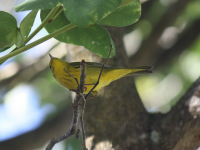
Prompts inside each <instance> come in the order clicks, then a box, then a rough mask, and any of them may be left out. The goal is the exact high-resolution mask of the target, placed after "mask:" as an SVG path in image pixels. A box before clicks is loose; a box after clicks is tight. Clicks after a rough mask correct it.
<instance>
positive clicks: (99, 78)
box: [85, 45, 112, 99]
mask: <svg viewBox="0 0 200 150" xmlns="http://www.w3.org/2000/svg"><path fill="white" fill-rule="evenodd" d="M111 50H112V45H111V46H110V52H109V54H108V57H107V59H106V61H105V62H104V64H103V66H102V69H101V72H100V74H99V78H98V80H97V82H96V84H95V85H94V86H93V88H92V89H91V90H90V92H89V93H88V94H87V95H86V96H85V99H87V97H88V96H89V95H90V93H91V92H92V91H93V90H94V89H95V88H96V86H97V85H98V84H99V80H100V78H101V74H102V72H103V69H104V66H105V64H106V62H107V60H108V58H109V56H110V53H111Z"/></svg>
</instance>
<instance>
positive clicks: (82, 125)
mask: <svg viewBox="0 0 200 150" xmlns="http://www.w3.org/2000/svg"><path fill="white" fill-rule="evenodd" d="M81 96H82V98H83V101H82V111H81V114H80V121H81V130H82V137H83V146H84V148H85V149H87V148H86V142H85V128H84V121H83V116H84V111H85V105H86V100H85V97H84V95H83V94H82V93H81ZM85 149H84V150H85Z"/></svg>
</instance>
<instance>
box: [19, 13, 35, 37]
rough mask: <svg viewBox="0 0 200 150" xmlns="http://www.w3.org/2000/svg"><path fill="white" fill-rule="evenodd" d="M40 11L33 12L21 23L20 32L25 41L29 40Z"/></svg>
mask: <svg viewBox="0 0 200 150" xmlns="http://www.w3.org/2000/svg"><path fill="white" fill-rule="evenodd" d="M37 12H38V10H33V11H31V12H30V13H29V14H28V15H27V16H26V17H25V18H24V19H23V20H22V22H21V23H20V32H21V34H22V38H23V40H25V39H26V38H27V36H28V35H29V33H30V32H31V28H32V26H33V23H34V20H35V17H36V15H37Z"/></svg>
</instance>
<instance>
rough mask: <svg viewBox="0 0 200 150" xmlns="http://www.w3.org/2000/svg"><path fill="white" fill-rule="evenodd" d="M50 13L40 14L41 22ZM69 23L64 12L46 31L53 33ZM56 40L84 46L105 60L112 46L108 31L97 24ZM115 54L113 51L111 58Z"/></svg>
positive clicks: (46, 11)
mask: <svg viewBox="0 0 200 150" xmlns="http://www.w3.org/2000/svg"><path fill="white" fill-rule="evenodd" d="M49 12H50V10H42V11H41V14H40V17H41V20H44V19H45V17H46V16H47V15H48V13H49ZM69 23H70V22H69V21H68V20H67V18H66V16H65V14H64V12H62V13H60V14H59V15H58V17H57V18H56V19H55V20H54V21H53V22H51V23H50V24H48V25H46V26H45V29H46V30H47V31H48V32H49V33H52V32H54V31H56V30H58V29H60V28H62V27H63V26H66V25H67V24H69ZM55 39H57V40H59V41H61V42H64V43H69V44H74V45H80V46H84V47H85V48H87V49H88V50H90V51H92V52H93V53H95V54H98V55H100V56H102V57H105V58H106V57H107V56H108V53H109V50H110V44H111V38H110V35H109V33H108V31H107V30H105V29H104V28H103V27H101V26H99V25H97V24H95V25H93V26H90V27H88V28H79V27H75V28H73V29H71V30H69V31H66V32H64V33H62V34H60V35H58V36H56V37H55ZM114 54H115V52H114V51H113V52H112V53H111V57H113V56H114Z"/></svg>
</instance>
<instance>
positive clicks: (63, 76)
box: [49, 54, 153, 99]
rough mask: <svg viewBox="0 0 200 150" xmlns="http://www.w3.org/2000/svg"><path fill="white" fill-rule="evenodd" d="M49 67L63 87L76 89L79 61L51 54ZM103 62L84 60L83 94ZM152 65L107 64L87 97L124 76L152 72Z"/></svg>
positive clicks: (88, 89)
mask: <svg viewBox="0 0 200 150" xmlns="http://www.w3.org/2000/svg"><path fill="white" fill-rule="evenodd" d="M49 56H50V62H49V68H50V69H51V72H52V75H53V77H54V78H55V79H56V81H57V82H58V83H59V84H60V85H61V86H63V87H65V88H67V89H68V90H70V91H76V89H77V86H78V85H77V82H76V80H75V78H76V79H77V80H78V83H80V62H72V63H68V62H65V61H63V60H61V59H59V58H56V57H53V56H52V55H51V54H49ZM102 66H103V64H101V63H96V62H86V68H87V70H86V81H85V88H84V91H83V94H88V93H89V92H90V90H91V89H92V88H93V87H94V85H95V84H96V83H97V81H98V78H99V74H100V72H101V70H102ZM152 72H153V67H152V66H140V67H130V68H116V67H111V66H108V65H105V66H104V69H103V71H102V74H101V77H100V80H99V84H98V85H97V86H96V87H95V88H94V89H93V91H92V92H91V94H92V95H91V96H90V97H88V99H91V98H94V97H96V96H98V94H99V90H100V89H102V88H103V87H105V86H107V85H109V84H110V83H111V82H113V81H115V80H117V79H120V78H122V77H126V76H132V75H138V74H144V73H152Z"/></svg>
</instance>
